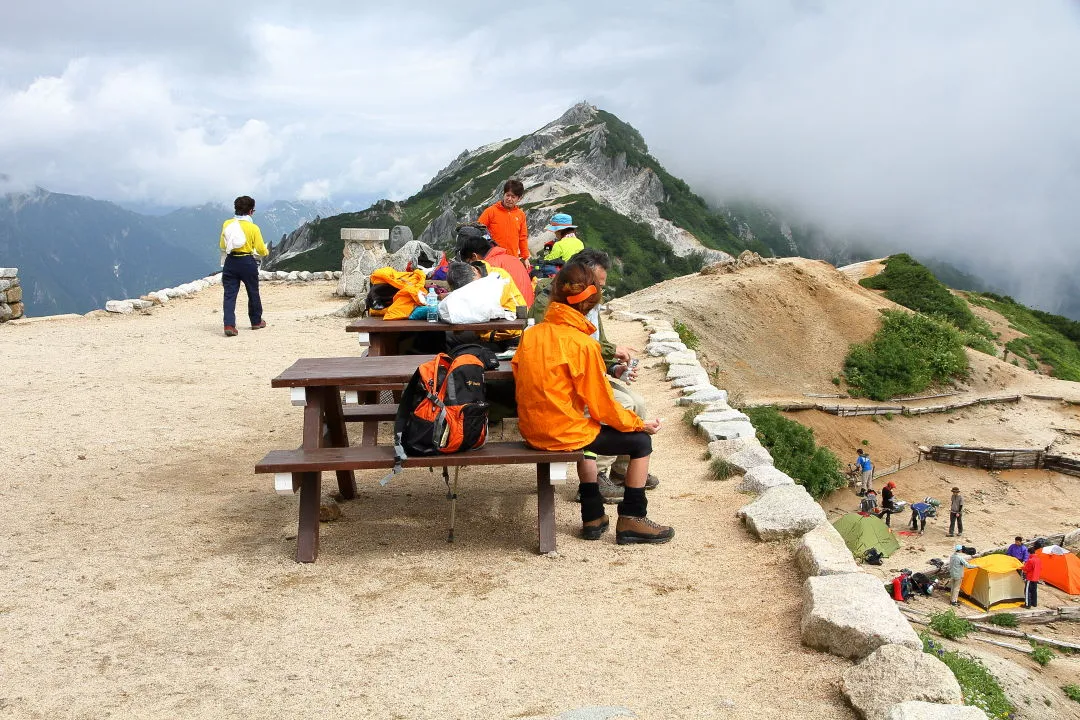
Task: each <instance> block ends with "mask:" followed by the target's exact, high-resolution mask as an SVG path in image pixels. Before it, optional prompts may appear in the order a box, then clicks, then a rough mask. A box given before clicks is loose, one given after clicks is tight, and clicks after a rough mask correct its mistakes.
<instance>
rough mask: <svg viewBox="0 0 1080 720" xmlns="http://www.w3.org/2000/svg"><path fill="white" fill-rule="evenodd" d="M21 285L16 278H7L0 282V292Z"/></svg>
mask: <svg viewBox="0 0 1080 720" xmlns="http://www.w3.org/2000/svg"><path fill="white" fill-rule="evenodd" d="M18 284H19V281H18V280H16V279H15V278H7V279H4V280H0V292H4V291H6V290H7V289H8V288H13V287H15V286H17V285H18Z"/></svg>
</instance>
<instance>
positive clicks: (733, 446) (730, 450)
mask: <svg viewBox="0 0 1080 720" xmlns="http://www.w3.org/2000/svg"><path fill="white" fill-rule="evenodd" d="M756 444H757V441H756V440H754V439H751V438H744V437H737V438H730V439H727V440H713V441H712V442H710V443H709V457H710V458H724V459H725V460H726V459H727V458H729V457H731V456H732V455H734V454H735V453H737V452H739V451H740V450H745V449H746V448H748V447H750V446H751V445H756ZM729 462H730V461H729Z"/></svg>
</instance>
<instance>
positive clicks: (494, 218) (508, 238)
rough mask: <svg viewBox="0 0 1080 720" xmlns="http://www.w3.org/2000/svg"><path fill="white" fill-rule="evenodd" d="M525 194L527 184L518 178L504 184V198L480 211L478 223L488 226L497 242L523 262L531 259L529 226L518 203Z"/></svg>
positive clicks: (492, 237)
mask: <svg viewBox="0 0 1080 720" xmlns="http://www.w3.org/2000/svg"><path fill="white" fill-rule="evenodd" d="M524 194H525V186H524V185H522V184H521V181H520V180H518V179H517V178H510V179H509V180H507V181H506V184H505V185H503V196H502V200H500V201H499V202H497V203H495V204H494V205H491V206H490V207H488V208H487V209H485V210H484V212H482V213H480V218H479V219H478V220H477V222H478V223H480V224H481V225H484V226H485V227H487V229H488V232H489V233H491V239H492V240H494V241H495V244H496V245H498V246H499V247H501V248H502V249H504V250H506V252H508V253H510V254H511V255H513V256H514V257H516V258H520V259H521V260H522V262H523V263H526V264H527V262H528V260H529V257H530V256H529V228H528V227H527V225H526V222H525V213H524V212H522V210H521V208H519V207H518V206H517V205H518V203H519V202H520V201H521V197H522V196H523V195H524Z"/></svg>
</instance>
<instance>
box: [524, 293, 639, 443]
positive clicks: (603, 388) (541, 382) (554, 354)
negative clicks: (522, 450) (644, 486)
mask: <svg viewBox="0 0 1080 720" xmlns="http://www.w3.org/2000/svg"><path fill="white" fill-rule="evenodd" d="M595 329H596V328H594V327H593V324H592V323H590V322H589V321H588V320H586V319H585V316H584V315H582V314H581V313H579V312H578V311H577V310H575V309H574V308H572V307H570V306H569V305H564V304H563V303H551V306H550V307H548V311H547V315H545V316H544V321H543V322H542V323H540V324H539V325H536V326H535V327H532V328H529V329H527V330H526V331H525V332H524V333H523V334H522V336H521V344H520V345H518V349H517V353H515V354H514V359H513V360H512V361H511V366H512V367H513V368H514V385H515V388H516V395H517V405H518V428H519V429H520V430H521V436H522V437H523V438H525V442H527V443H528V444H529V445H531V446H532V447H535V448H538V449H540V450H578V449H580V448H583V447H585V446H586V445H588V444H589V443H591V442H592V441H593V440H595V439H596V436H597V435H598V434H599V433H600V424H601V423H603V424H605V425H610V426H611V427H613V428H615V429H616V430H620V431H622V432H635V431H638V430H643V429H644V428H645V423H644V422H643V421H642V420H641V418H639V417H638V416H637V415H635V414H634V413H632V412H630V411H629V410H627V409H626V408H624V407H623V406H622V405H619V404H618V403H617V402H615V396H614V395H612V392H611V385H610V384H609V383H608V381H607V379H606V371H605V369H604V360H603V359H602V358H601V357H600V343H598V342H597V341H596V340H593V339H592V338H591V337H589V335H591V334H592V332H593V331H594V330H595ZM585 408H588V409H589V415H588V416H586V415H585Z"/></svg>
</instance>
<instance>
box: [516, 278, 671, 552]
mask: <svg viewBox="0 0 1080 720" xmlns="http://www.w3.org/2000/svg"><path fill="white" fill-rule="evenodd" d="M600 297H601V288H600V285H599V283H598V282H597V279H596V274H595V273H594V272H593V270H592V269H591V268H590V267H589V266H587V265H585V264H584V263H579V262H570V263H567V264H566V265H565V266H563V269H562V270H560V271H559V274H558V275H556V276H555V279H554V281H553V282H552V292H551V304H550V305H549V306H548V309H547V313H546V314H545V315H544V321H543V322H541V323H539V324H538V325H536V326H535V327H532V328H530V329H529V330H527V331H526V332H525V333H524V334H523V335H522V337H521V344H520V345H519V346H518V350H517V353H516V354H515V355H514V359H513V360H512V366H513V369H514V382H515V384H516V395H517V404H518V407H519V408H528V412H522V413H520V416H519V418H518V428H519V430H520V431H521V435H522V437H523V438H524V439H525V442H526V443H527V444H528V445H530V446H531V447H534V448H539V449H541V450H585V451H588V452H591V453H594V454H596V455H624V454H625V455H629V456H630V463H629V465H628V466H627V470H626V479H625V491H624V493H623V499H622V502H620V503H619V505H618V513H619V515H618V520H617V522H616V524H615V541H616V542H617V543H618V544H620V545H626V544H632V543H664V542H667V541H669V540H671V538H672V537H673V536H674V535H675V530H674V528H671V527H668V526H665V525H659V524H657V523H655V522H653V521H652V520H651V519H649V517H648V500H647V499H646V497H645V480H646V478H647V477H648V473H649V457H650V455H652V437H651V436H652V435H654V434H656V433H657V432H659V431H660V420H658V419H657V420H649V421H644V420H642V419H641V418H640V417H638V416H637V415H635V414H634V413H632V412H630V411H629V410H627V409H626V408H624V407H622V406H621V405H619V404H618V403H617V402H616V401H615V397H614V395H613V393H612V390H611V385H610V384H609V383H608V382H607V381H606V380H605V379H604V371H605V368H604V360H603V358H602V357H601V354H600V344H599V343H598V342H596V341H595V340H593V339H592V338H591V337H589V336H590V335H591V334H592V333H593V332H594V331H595V330H596V327H595V326H594V325H593V324H592V323H591V322H589V320H588V319H587V318H586V316H587V315H588V313H589V311H590V310H592V309H593V308H594V307H596V306H597V305H599V304H600ZM586 409H588V413H586ZM577 472H578V482H579V492H580V496H581V521H582V537H584V538H585V539H586V540H597V539H599V538H600V537H601V535H603V534H604V532H606V531H607V529H608V525H609V521H608V517H607V515H606V514H605V512H604V500H603V498H602V497H601V496H600V487H599V485H598V484H597V481H596V473H597V471H596V460H594V459H592V458H588V457H586V458H585V459H583V460H581V461H579V462H578V464H577Z"/></svg>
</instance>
